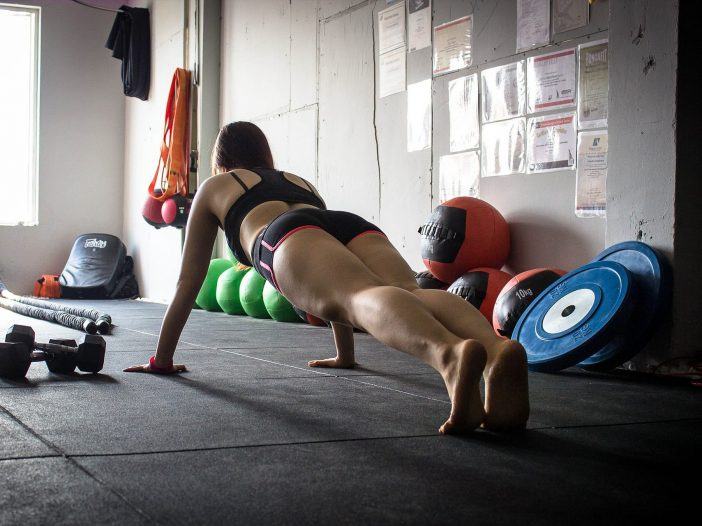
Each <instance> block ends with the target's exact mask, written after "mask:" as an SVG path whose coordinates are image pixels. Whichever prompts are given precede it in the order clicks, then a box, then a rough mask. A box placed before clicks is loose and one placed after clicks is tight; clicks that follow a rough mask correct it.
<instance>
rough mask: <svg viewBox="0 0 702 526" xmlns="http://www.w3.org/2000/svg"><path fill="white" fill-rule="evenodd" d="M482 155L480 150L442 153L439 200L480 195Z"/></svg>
mask: <svg viewBox="0 0 702 526" xmlns="http://www.w3.org/2000/svg"><path fill="white" fill-rule="evenodd" d="M479 183H480V156H479V154H478V152H476V151H473V152H463V153H454V154H452V155H442V156H441V158H440V159H439V201H441V202H442V203H443V202H444V201H447V200H449V199H453V198H454V197H458V196H467V197H478V186H479Z"/></svg>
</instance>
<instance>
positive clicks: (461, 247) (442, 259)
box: [419, 197, 509, 283]
mask: <svg viewBox="0 0 702 526" xmlns="http://www.w3.org/2000/svg"><path fill="white" fill-rule="evenodd" d="M419 233H420V234H421V236H422V240H421V251H422V259H423V260H424V264H425V265H426V267H427V269H428V270H429V271H430V272H431V273H432V274H433V275H434V276H435V277H436V278H437V279H438V280H440V281H443V282H444V283H452V282H453V281H455V280H456V279H457V278H458V277H459V276H460V275H462V274H464V273H465V272H467V271H468V270H470V269H472V268H476V267H489V268H496V269H497V268H502V266H503V265H504V264H505V262H506V261H507V257H508V256H509V227H508V226H507V222H506V221H505V219H504V217H502V215H501V214H500V213H499V212H498V211H497V210H496V209H495V207H493V206H492V205H491V204H489V203H486V202H485V201H481V200H480V199H476V198H474V197H455V198H454V199H450V200H448V201H446V202H445V203H443V204H441V205H440V206H438V207H436V209H434V211H433V212H432V214H431V216H430V217H429V219H428V220H427V222H426V223H424V225H422V227H421V228H420V229H419Z"/></svg>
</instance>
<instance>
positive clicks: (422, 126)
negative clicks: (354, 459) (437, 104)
mask: <svg viewBox="0 0 702 526" xmlns="http://www.w3.org/2000/svg"><path fill="white" fill-rule="evenodd" d="M430 147H431V79H427V80H423V81H421V82H416V83H414V84H410V85H408V86H407V151H408V152H416V151H419V150H425V149H427V148H430Z"/></svg>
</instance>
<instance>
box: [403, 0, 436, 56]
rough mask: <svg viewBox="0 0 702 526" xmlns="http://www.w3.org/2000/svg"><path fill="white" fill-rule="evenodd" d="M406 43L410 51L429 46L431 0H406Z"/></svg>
mask: <svg viewBox="0 0 702 526" xmlns="http://www.w3.org/2000/svg"><path fill="white" fill-rule="evenodd" d="M407 10H408V11H409V15H408V17H407V41H408V43H409V50H410V51H417V50H418V49H424V48H426V47H429V46H431V0H407Z"/></svg>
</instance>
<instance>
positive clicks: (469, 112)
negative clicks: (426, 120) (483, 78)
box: [448, 73, 480, 152]
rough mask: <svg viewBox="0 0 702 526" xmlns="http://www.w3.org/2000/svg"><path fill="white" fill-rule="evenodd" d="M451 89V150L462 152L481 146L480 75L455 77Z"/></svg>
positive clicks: (449, 87)
mask: <svg viewBox="0 0 702 526" xmlns="http://www.w3.org/2000/svg"><path fill="white" fill-rule="evenodd" d="M448 90H449V150H450V151H451V152H460V151H462V150H471V149H473V148H478V147H480V121H479V117H478V75H477V73H476V74H473V75H468V76H467V77H461V78H457V79H454V80H452V81H450V82H449V84H448Z"/></svg>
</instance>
